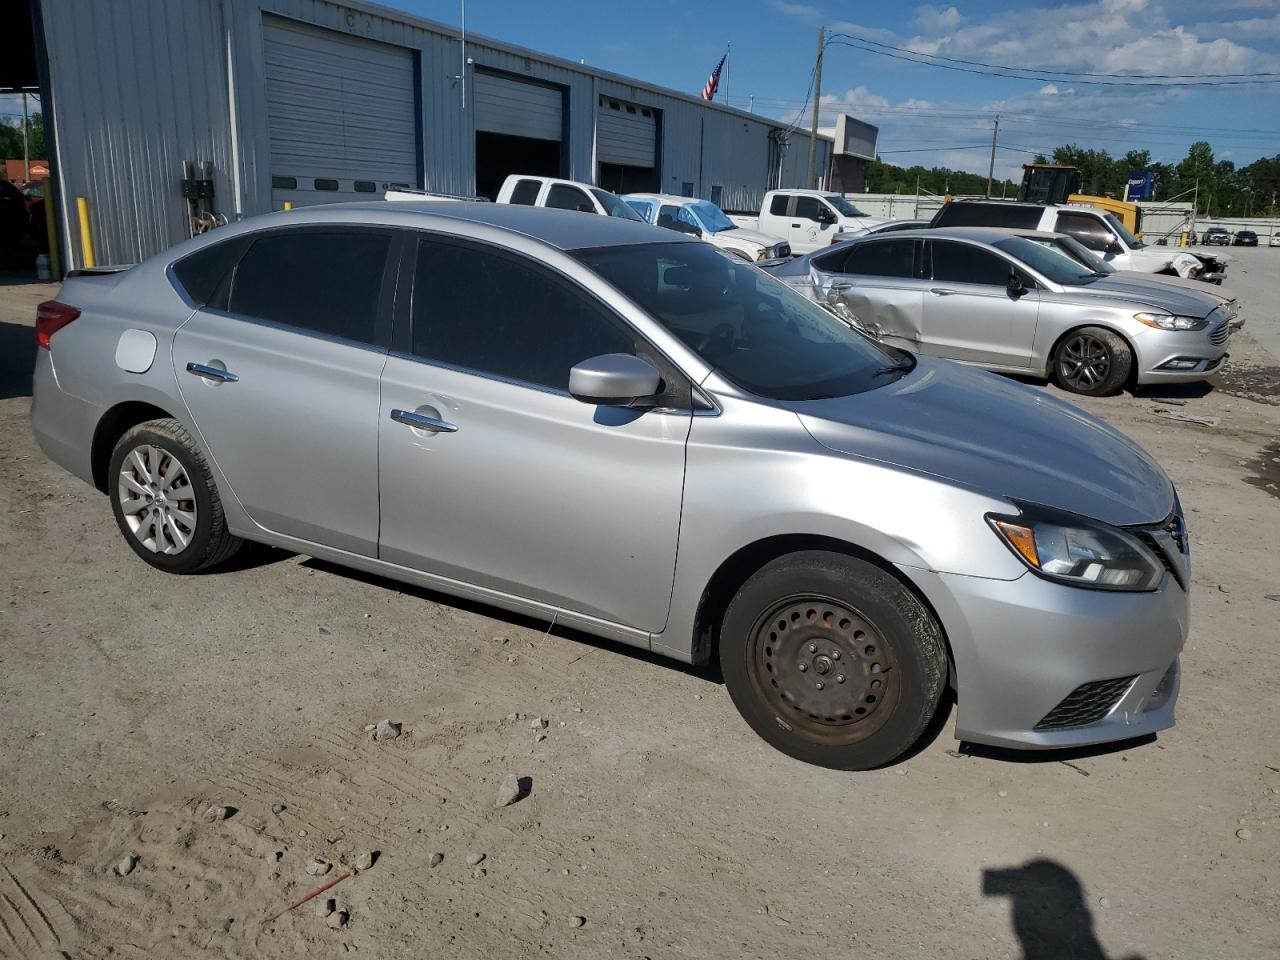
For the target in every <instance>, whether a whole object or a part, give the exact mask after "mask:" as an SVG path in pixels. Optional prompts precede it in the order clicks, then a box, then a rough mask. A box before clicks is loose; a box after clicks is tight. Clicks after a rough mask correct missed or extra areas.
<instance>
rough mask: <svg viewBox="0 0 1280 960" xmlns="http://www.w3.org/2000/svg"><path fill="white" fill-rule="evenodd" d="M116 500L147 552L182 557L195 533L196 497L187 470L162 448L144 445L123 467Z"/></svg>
mask: <svg viewBox="0 0 1280 960" xmlns="http://www.w3.org/2000/svg"><path fill="white" fill-rule="evenodd" d="M119 481H120V482H119V484H118V488H117V497H118V498H119V501H120V510H121V512H122V513H123V515H124V520H125V523H126V524H127V525H128V527H129V530H130V532H132V533H133V535H134V536H135V537H136V538H137V539H138V542H139V543H141V544H142V546H143V547H145V548H146V549H147V550H149V551H151V552H152V553H164V554H168V555H170V556H173V555H175V554H179V553H181V552H182V551H183V550H185V549H186V548H187V547H188V546H189V545H190V544H191V539H192V537H194V536H195V532H196V494H195V488H194V487H193V486H192V485H191V479H190V478H189V477H188V476H187V471H186V469H185V468H184V467H183V466H182V463H181V462H180V461H179V460H178V458H177V457H175V456H173V455H172V454H171V453H169V452H168V451H167V450H165V449H163V448H162V447H158V446H155V445H153V444H142V445H139V446H137V447H134V448H133V449H132V450H130V451H129V454H128V456H126V457H125V458H124V462H123V463H122V464H121V467H120V476H119Z"/></svg>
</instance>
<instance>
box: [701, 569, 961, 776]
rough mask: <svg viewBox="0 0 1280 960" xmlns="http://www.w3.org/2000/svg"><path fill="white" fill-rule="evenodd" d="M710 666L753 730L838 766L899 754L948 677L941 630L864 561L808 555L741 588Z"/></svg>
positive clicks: (781, 746)
mask: <svg viewBox="0 0 1280 960" xmlns="http://www.w3.org/2000/svg"><path fill="white" fill-rule="evenodd" d="M720 667H721V670H722V672H723V674H724V679H725V685H726V687H727V688H728V690H729V696H730V697H731V698H732V699H733V703H734V706H736V707H737V708H738V712H739V713H741V714H742V716H743V718H744V719H745V720H746V721H747V723H748V724H750V725H751V727H752V729H754V730H755V731H756V733H758V734H759V735H760V736H761V737H763V738H764V739H765V740H766V741H767V742H768V743H770V744H771V745H772V746H774V747H776V748H777V749H778V750H781V751H782V752H783V753H785V754H787V755H789V756H792V757H795V758H796V759H797V760H803V761H805V762H806V763H812V764H816V765H818V766H822V767H830V768H833V769H837V770H868V769H872V768H874V767H880V766H884V765H885V764H888V763H891V762H892V761H893V760H896V759H897V758H898V757H900V756H902V754H903V753H905V752H906V751H907V750H909V749H910V748H911V747H912V746H913V745H914V744H915V743H916V741H917V740H919V739H920V736H921V735H922V734H923V733H924V731H925V729H926V728H927V727H928V725H929V722H930V721H931V720H932V719H933V717H934V715H935V713H936V712H937V710H938V703H939V701H940V700H941V697H942V691H943V687H944V685H945V683H946V677H947V658H946V650H945V645H944V643H943V639H942V631H941V629H940V628H939V627H938V624H937V622H936V621H935V620H934V619H933V616H932V615H931V614H930V613H929V611H928V609H926V608H925V606H924V605H923V604H922V603H921V602H920V600H919V599H918V598H917V597H916V596H915V595H914V594H913V593H912V592H911V591H910V590H908V589H906V587H904V586H903V585H902V584H901V583H899V582H898V581H897V580H896V579H895V578H894V577H892V576H890V575H889V574H888V573H886V572H885V571H883V570H881V569H880V568H879V567H876V566H874V565H873V564H870V563H867V562H866V561H863V560H858V559H855V558H853V557H849V556H845V555H843V554H839V553H829V552H826V551H816V550H815V551H805V552H802V553H794V554H790V555H788V556H785V557H780V558H779V559H777V560H774V561H772V562H771V563H768V564H766V565H765V566H764V567H762V568H761V569H760V570H759V571H758V572H757V573H756V574H755V575H754V576H752V577H751V579H749V580H748V581H747V582H746V583H745V584H743V586H742V588H741V589H740V590H739V591H738V593H737V595H736V596H735V597H734V598H733V600H732V601H731V602H730V604H729V607H728V609H727V610H726V611H725V615H724V620H723V621H722V623H721V628H720Z"/></svg>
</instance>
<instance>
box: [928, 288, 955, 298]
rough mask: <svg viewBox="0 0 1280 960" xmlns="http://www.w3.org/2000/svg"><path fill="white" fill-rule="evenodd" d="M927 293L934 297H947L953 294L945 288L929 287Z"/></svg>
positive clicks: (952, 291)
mask: <svg viewBox="0 0 1280 960" xmlns="http://www.w3.org/2000/svg"><path fill="white" fill-rule="evenodd" d="M929 292H930V293H932V294H933V295H934V296H935V297H949V296H951V295H952V294H953V293H955V291H954V290H950V289H948V288H947V287H930V288H929Z"/></svg>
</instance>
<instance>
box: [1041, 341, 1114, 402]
mask: <svg viewBox="0 0 1280 960" xmlns="http://www.w3.org/2000/svg"><path fill="white" fill-rule="evenodd" d="M1132 367H1133V351H1132V350H1130V349H1129V345H1128V344H1127V343H1126V342H1125V340H1124V338H1123V337H1121V336H1120V335H1119V334H1117V333H1114V332H1112V331H1111V330H1105V329H1103V328H1102V327H1083V328H1082V329H1080V330H1073V331H1072V332H1071V333H1069V334H1067V335H1066V337H1064V338H1063V340H1062V342H1061V343H1059V344H1058V349H1057V351H1056V352H1055V353H1054V357H1053V379H1054V382H1055V383H1057V384H1058V386H1060V387H1061V388H1062V389H1063V390H1069V391H1070V392H1072V393H1080V394H1084V395H1086V396H1091V397H1101V396H1106V395H1108V394H1112V393H1115V392H1117V391H1118V390H1119V389H1120V388H1121V387H1123V386H1124V383H1125V381H1126V380H1128V379H1129V371H1130V370H1131V369H1132Z"/></svg>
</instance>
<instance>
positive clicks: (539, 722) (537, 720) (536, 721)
mask: <svg viewBox="0 0 1280 960" xmlns="http://www.w3.org/2000/svg"><path fill="white" fill-rule="evenodd" d="M529 726H530V728H531V729H533V730H545V729H547V727H549V726H550V724H549V723H547V721H546V720H544V719H542V717H534V718H533V719H532V720H530V721H529Z"/></svg>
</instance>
